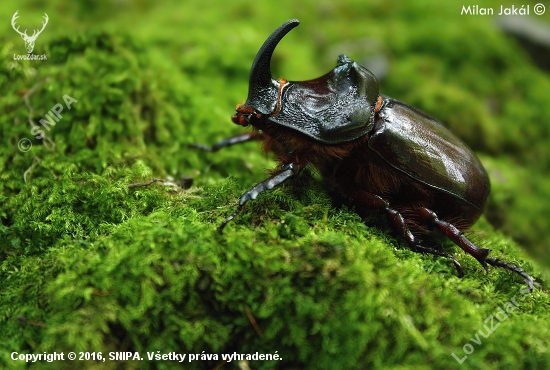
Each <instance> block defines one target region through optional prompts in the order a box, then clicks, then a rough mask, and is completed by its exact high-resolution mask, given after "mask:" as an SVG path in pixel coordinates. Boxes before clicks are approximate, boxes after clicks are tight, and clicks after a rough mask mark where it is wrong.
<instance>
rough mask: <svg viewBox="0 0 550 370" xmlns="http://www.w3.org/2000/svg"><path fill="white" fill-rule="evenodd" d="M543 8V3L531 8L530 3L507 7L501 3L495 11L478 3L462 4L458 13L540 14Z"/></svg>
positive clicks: (542, 12) (543, 10)
mask: <svg viewBox="0 0 550 370" xmlns="http://www.w3.org/2000/svg"><path fill="white" fill-rule="evenodd" d="M545 10H546V8H545V6H544V5H543V4H536V5H535V6H533V7H532V8H531V5H521V6H515V5H512V6H509V7H505V6H504V5H501V6H500V8H498V9H496V11H495V9H494V8H490V7H489V8H485V7H481V6H479V5H462V10H461V11H460V15H530V14H536V15H541V14H544V12H545ZM497 11H498V13H497Z"/></svg>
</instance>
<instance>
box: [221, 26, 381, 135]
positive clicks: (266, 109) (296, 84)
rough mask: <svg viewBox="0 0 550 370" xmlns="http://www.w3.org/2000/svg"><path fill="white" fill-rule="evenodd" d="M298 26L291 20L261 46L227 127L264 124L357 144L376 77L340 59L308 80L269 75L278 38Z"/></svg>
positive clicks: (367, 124)
mask: <svg viewBox="0 0 550 370" xmlns="http://www.w3.org/2000/svg"><path fill="white" fill-rule="evenodd" d="M298 24H299V21H298V20H297V19H291V20H289V21H287V22H286V23H284V24H283V25H282V26H280V27H279V28H278V29H277V30H275V32H273V33H272V34H271V36H269V37H268V38H267V40H266V41H265V42H264V44H263V45H262V47H261V48H260V51H259V52H258V54H257V55H256V58H255V59H254V63H253V64H252V68H251V70H250V81H249V88H248V99H247V100H246V102H245V103H244V104H242V105H240V106H238V107H237V114H236V115H234V116H233V118H232V119H233V122H234V123H237V124H240V125H243V126H247V125H248V124H252V125H254V126H257V127H258V128H262V126H263V124H265V122H266V121H267V122H271V123H273V124H275V125H281V126H284V127H288V128H291V129H293V130H296V131H299V132H301V133H303V134H305V135H307V136H309V137H311V138H313V139H315V140H317V141H320V142H323V143H327V144H338V143H342V142H346V141H351V140H354V139H357V138H359V137H361V136H363V135H365V134H366V133H368V132H369V131H370V130H371V129H372V128H373V126H374V107H375V104H376V101H377V99H378V96H379V93H378V81H377V80H376V77H374V75H373V74H372V73H371V72H370V71H369V70H367V69H366V68H364V67H362V66H360V65H359V64H357V63H356V62H354V61H353V60H351V59H349V58H348V57H347V56H345V55H340V56H339V57H338V61H337V65H336V68H334V69H333V70H332V71H330V72H329V73H327V74H326V75H324V76H321V77H319V78H316V79H313V80H310V81H285V80H283V79H278V80H276V79H274V78H273V77H272V76H271V70H270V65H271V56H272V55H273V51H274V50H275V47H276V46H277V44H278V43H279V41H281V39H282V38H283V37H284V36H285V35H286V34H287V33H288V32H289V31H290V30H291V29H293V28H294V27H296V26H297V25H298Z"/></svg>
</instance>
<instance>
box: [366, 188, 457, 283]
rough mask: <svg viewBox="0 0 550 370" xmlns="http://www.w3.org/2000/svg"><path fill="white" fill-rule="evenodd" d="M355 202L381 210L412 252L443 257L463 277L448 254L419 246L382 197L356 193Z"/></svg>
mask: <svg viewBox="0 0 550 370" xmlns="http://www.w3.org/2000/svg"><path fill="white" fill-rule="evenodd" d="M355 201H356V202H358V203H360V204H361V205H363V206H365V207H368V208H371V209H376V208H378V209H381V210H382V211H384V213H386V214H387V216H388V217H389V218H390V220H391V221H392V223H393V224H394V226H395V227H396V229H397V232H398V233H399V234H400V235H401V236H402V237H403V238H405V241H406V242H407V244H408V245H409V247H410V249H411V250H412V251H413V252H418V253H429V254H433V255H435V256H440V257H445V258H448V259H450V260H451V261H453V264H454V265H455V268H456V271H457V273H458V276H459V277H462V276H464V272H463V271H462V266H461V265H460V263H459V262H458V261H457V260H456V259H455V258H454V257H453V256H451V255H450V254H448V253H445V252H441V251H438V250H437V249H433V248H429V247H425V246H423V245H422V244H421V241H420V240H418V239H417V238H416V237H415V236H414V234H413V233H412V232H411V230H410V229H409V226H408V225H407V221H405V218H404V217H403V215H402V214H401V213H400V212H399V211H397V210H395V209H393V208H391V207H390V204H389V203H388V202H387V201H386V200H384V199H383V198H382V197H380V196H378V195H375V194H372V193H368V192H361V193H356V197H355Z"/></svg>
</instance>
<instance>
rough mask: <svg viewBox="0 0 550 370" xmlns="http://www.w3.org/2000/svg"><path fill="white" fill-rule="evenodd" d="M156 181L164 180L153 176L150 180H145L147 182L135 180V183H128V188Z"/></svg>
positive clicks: (147, 184)
mask: <svg viewBox="0 0 550 370" xmlns="http://www.w3.org/2000/svg"><path fill="white" fill-rule="evenodd" d="M156 181H159V182H165V181H166V180H165V179H159V178H156V177H153V178H151V180H150V181H147V182H136V183H133V184H128V189H131V188H137V187H139V186H149V185H151V184H152V183H154V182H156Z"/></svg>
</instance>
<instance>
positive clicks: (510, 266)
mask: <svg viewBox="0 0 550 370" xmlns="http://www.w3.org/2000/svg"><path fill="white" fill-rule="evenodd" d="M485 262H487V263H488V264H489V265H491V266H496V267H503V268H505V269H508V270H510V271H513V272H515V273H516V274H518V275H520V276H521V277H522V278H523V280H525V283H527V286H528V287H529V292H530V293H531V292H532V291H533V289H534V285H535V282H534V280H533V278H532V277H531V276H529V274H527V273H526V272H525V271H523V270H522V269H520V268H519V267H517V266H516V265H513V264H511V263H508V262H502V261H499V260H498V259H496V258H486V259H485Z"/></svg>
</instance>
